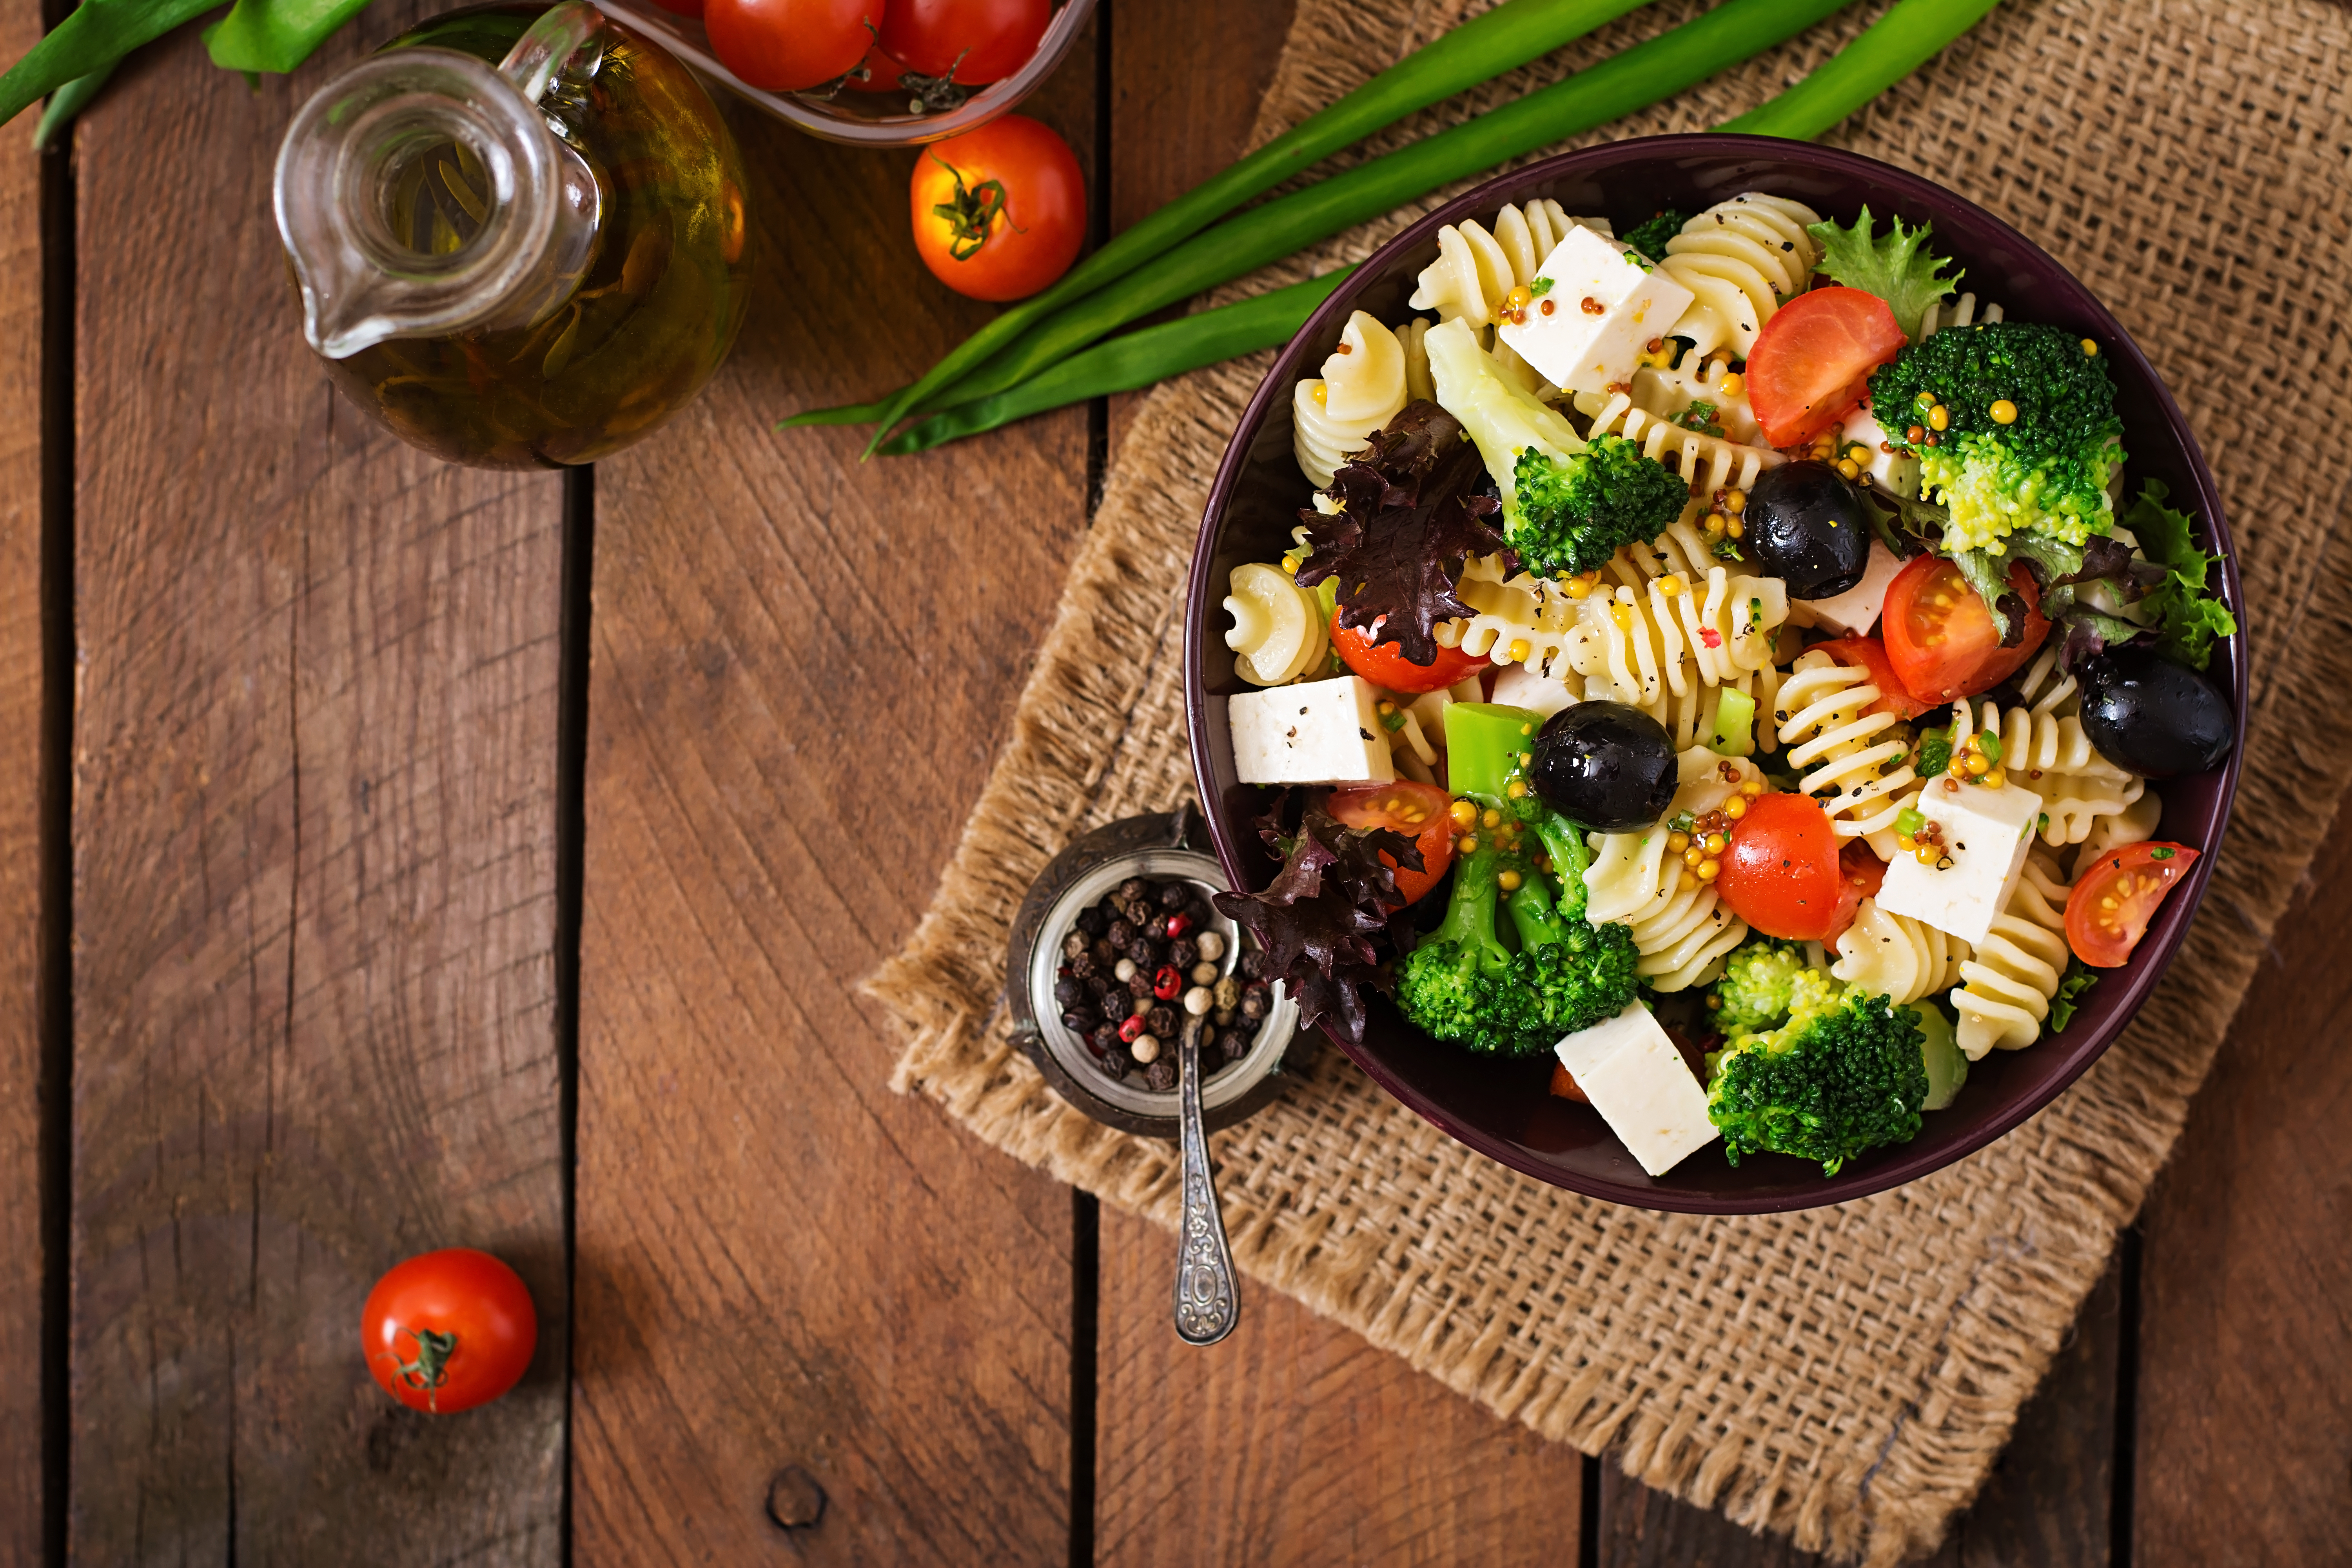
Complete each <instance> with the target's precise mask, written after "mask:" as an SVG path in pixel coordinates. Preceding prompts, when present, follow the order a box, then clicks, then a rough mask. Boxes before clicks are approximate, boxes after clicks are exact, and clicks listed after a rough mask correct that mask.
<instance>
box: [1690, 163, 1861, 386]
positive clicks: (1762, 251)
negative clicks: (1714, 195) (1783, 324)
mask: <svg viewBox="0 0 2352 1568" xmlns="http://www.w3.org/2000/svg"><path fill="white" fill-rule="evenodd" d="M1820 221H1821V214H1819V213H1817V212H1815V211H1813V209H1812V208H1811V207H1809V206H1807V205H1805V204H1804V203H1802V202H1792V201H1790V200H1788V199H1787V198H1786V197H1783V196H1768V195H1762V194H1760V193H1759V192H1755V191H1750V192H1748V194H1747V195H1738V196H1734V197H1732V198H1731V199H1730V200H1729V201H1727V202H1717V204H1716V205H1713V206H1711V207H1709V208H1707V209H1706V211H1705V212H1703V213H1701V214H1699V215H1698V216H1696V217H1695V218H1693V219H1691V220H1690V222H1688V223H1686V224H1685V225H1683V231H1682V233H1680V234H1678V235H1676V236H1675V237H1674V238H1672V239H1670V240H1668V241H1667V242H1666V254H1665V255H1664V257H1662V258H1659V260H1658V269H1659V270H1660V271H1662V272H1664V274H1665V275H1666V276H1667V277H1669V278H1672V279H1674V280H1675V282H1677V283H1679V284H1681V285H1682V286H1683V287H1684V288H1685V289H1689V290H1690V291H1691V305H1690V309H1688V310H1685V311H1684V312H1683V314H1682V318H1681V319H1680V320H1679V321H1675V324H1674V325H1673V326H1672V327H1669V328H1668V329H1667V330H1666V333H1665V335H1666V336H1668V337H1673V338H1688V339H1689V340H1690V341H1691V342H1692V344H1693V348H1692V352H1693V353H1697V354H1700V355H1702V356H1703V355H1706V354H1711V353H1715V352H1716V351H1717V349H1727V350H1729V351H1730V353H1731V354H1732V356H1733V357H1734V358H1737V359H1743V360H1744V359H1746V358H1747V357H1748V350H1750V349H1752V348H1754V347H1755V346H1756V334H1757V333H1758V332H1759V331H1761V330H1762V329H1763V326H1764V323H1765V322H1767V321H1770V320H1771V319H1772V315H1773V312H1774V311H1776V310H1779V309H1780V302H1781V301H1782V300H1790V299H1794V298H1795V297H1796V296H1797V295H1798V294H1800V293H1802V292H1803V291H1804V288H1805V284H1806V282H1807V281H1808V280H1809V279H1811V277H1812V275H1813V266H1814V264H1815V263H1816V262H1818V261H1819V260H1820V259H1821V254H1822V250H1821V245H1820V243H1819V242H1818V241H1816V240H1815V239H1814V238H1813V237H1812V236H1811V235H1810V234H1808V233H1806V232H1805V226H1806V225H1807V224H1811V223H1819V222H1820Z"/></svg>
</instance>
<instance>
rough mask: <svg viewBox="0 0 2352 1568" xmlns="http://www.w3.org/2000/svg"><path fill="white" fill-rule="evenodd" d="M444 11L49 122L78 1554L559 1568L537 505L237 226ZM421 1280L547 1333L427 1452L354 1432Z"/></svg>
mask: <svg viewBox="0 0 2352 1568" xmlns="http://www.w3.org/2000/svg"><path fill="white" fill-rule="evenodd" d="M432 9H436V7H435V6H432V5H425V4H423V3H422V0H409V3H405V4H397V5H389V6H386V7H384V8H383V9H382V10H380V11H377V12H373V13H370V14H369V15H368V16H366V17H365V18H363V19H362V23H361V24H360V26H359V28H358V29H357V34H358V36H355V37H354V36H350V35H347V36H345V37H341V38H339V39H338V40H336V41H335V42H334V43H333V44H331V45H330V46H329V47H328V48H327V49H326V50H324V51H322V58H320V60H318V61H316V62H314V63H313V64H312V65H310V67H308V68H305V69H304V70H302V71H301V72H300V73H299V74H298V75H297V76H296V77H295V78H294V79H292V80H291V81H290V82H289V81H286V80H280V79H270V80H268V81H266V82H264V83H263V85H262V86H261V87H260V89H258V91H256V90H254V89H248V88H247V85H246V84H245V82H244V81H242V80H241V79H238V78H237V77H236V76H234V75H231V74H229V73H226V72H223V71H220V70H217V69H215V68H213V67H212V65H211V64H210V63H209V62H208V61H207V60H206V59H205V54H204V50H203V47H202V46H201V44H200V43H199V41H198V39H197V37H195V34H194V31H193V30H184V31H183V32H182V33H181V34H180V35H178V36H177V37H174V38H173V39H172V40H171V41H169V42H168V43H166V44H164V45H163V46H161V47H157V48H154V49H152V50H150V51H147V52H146V53H145V54H143V55H142V57H141V58H139V59H138V60H137V61H135V62H134V63H133V64H132V66H131V68H128V69H126V71H125V72H124V73H123V74H122V75H121V76H119V77H117V78H116V79H115V83H114V86H113V88H112V89H111V90H110V92H109V94H108V95H107V97H106V98H105V99H104V100H102V101H101V102H100V105H99V106H98V107H97V109H96V110H95V111H94V112H93V113H92V114H91V115H89V117H88V118H86V119H84V121H82V129H81V132H80V154H79V193H80V194H79V219H80V223H79V258H80V277H79V292H78V300H77V304H78V317H79V327H78V332H79V349H78V353H77V364H78V373H79V393H78V398H79V420H80V426H79V434H78V439H77V444H76V451H75V461H76V473H77V486H78V489H77V499H76V525H77V539H78V544H77V552H78V565H77V572H78V586H79V611H80V630H81V649H82V654H83V658H84V663H83V668H82V671H81V694H80V702H79V710H78V712H77V714H76V721H75V747H76V753H75V754H76V762H77V768H78V778H77V795H76V800H75V822H74V850H75V857H76V861H75V870H76V881H75V889H74V899H75V919H76V948H77V951H76V959H75V967H74V1007H75V1058H74V1063H75V1065H74V1093H75V1102H74V1165H73V1223H72V1245H73V1306H72V1369H73V1370H72V1420H73V1448H72V1471H71V1500H70V1530H71V1534H72V1550H73V1554H74V1556H75V1557H76V1559H77V1560H79V1561H82V1562H88V1563H148V1562H164V1561H173V1562H179V1563H199V1564H202V1563H219V1564H226V1563H236V1562H240V1561H242V1562H247V1563H259V1562H284V1563H328V1562H332V1563H387V1564H389V1563H401V1564H414V1563H443V1562H456V1561H460V1560H472V1561H497V1562H499V1563H525V1564H528V1563H553V1562H555V1561H556V1558H557V1555H558V1549H559V1545H560V1533H561V1531H560V1515H561V1507H562V1472H561V1468H560V1463H559V1460H560V1456H561V1454H562V1439H563V1399H564V1384H563V1377H562V1369H563V1366H564V1363H565V1344H564V1323H565V1321H566V1299H565V1290H566V1284H565V1276H564V1258H563V1230H562V1190H561V1179H560V1178H561V1172H560V1168H559V1163H558V1153H559V1148H560V1140H559V1128H558V1117H557V1076H558V1075H557V1064H556V1058H555V1051H554V1035H553V1016H554V1013H553V1009H554V1000H555V997H554V986H553V938H554V913H555V900H554V874H555V839H554V805H555V761H556V749H555V723H556V702H555V690H556V676H557V651H558V650H557V639H556V626H557V617H558V611H559V595H558V563H559V557H560V547H561V531H560V524H561V518H560V505H561V501H560V495H559V489H560V487H559V484H558V481H557V480H556V479H554V478H552V477H551V476H548V475H538V474H533V475H492V474H480V473H474V472H470V471H467V470H463V469H457V468H446V467H443V466H441V465H439V464H436V463H435V462H433V461H431V460H429V459H426V458H423V457H420V456H418V455H416V454H415V453H412V452H410V451H409V450H408V449H407V448H405V447H402V446H400V445H399V444H398V443H397V442H395V441H394V440H393V439H392V438H391V437H388V436H386V435H384V434H383V433H382V432H381V431H379V430H378V429H376V428H375V427H374V426H373V425H372V424H370V423H369V422H368V421H367V420H366V419H365V418H363V417H362V416H360V415H359V414H358V413H357V412H355V410H354V409H353V408H352V405H350V404H348V403H345V402H342V401H341V400H340V399H339V397H338V395H335V394H334V393H332V392H331V388H330V384H329V382H328V379H327V377H326V375H325V374H324V372H323V370H322V368H321V367H320V364H319V363H317V362H316V361H315V360H314V359H313V358H312V357H311V355H310V352H309V351H308V350H307V349H306V348H304V347H303V346H302V343H301V340H300V336H299V320H298V318H297V315H296V310H295V306H294V302H293V300H292V298H291V295H290V291H289V289H288V287H287V280H286V273H285V264H284V260H283V256H282V252H281V251H280V248H279V246H278V237H277V234H276V229H275V226H274V224H273V223H272V220H271V217H270V200H269V184H268V181H269V172H270V167H271V163H272V160H273V158H274V156H275V154H276V152H277V146H278V138H279V136H280V134H281V133H282V132H283V130H284V127H285V125H286V123H287V121H288V120H289V118H290V116H291V115H292V112H293V110H294V109H295V107H296V106H297V105H298V104H299V102H300V101H301V100H302V98H303V97H304V96H306V95H307V94H309V93H310V92H311V91H312V90H314V89H316V88H317V87H318V86H319V85H320V82H321V81H322V80H323V79H324V78H325V76H326V75H327V74H328V73H329V72H331V71H333V70H335V69H339V68H341V67H342V66H343V65H344V64H347V63H348V62H349V61H350V60H352V58H356V57H357V56H358V55H359V54H360V53H362V51H363V50H364V49H365V48H367V47H373V45H374V44H378V43H381V42H383V40H384V39H385V38H387V37H389V36H390V35H391V34H392V33H393V32H394V30H395V29H396V28H397V27H398V26H402V25H404V23H405V22H406V21H407V20H408V19H410V18H413V17H414V16H416V15H418V14H420V13H421V12H423V11H427V10H432ZM166 213H168V215H169V216H168V217H164V218H163V219H162V220H160V221H159V215H163V214H166ZM450 1245H471V1246H477V1247H485V1248H488V1250H491V1251H493V1252H496V1253H498V1254H499V1255H500V1256H502V1257H504V1258H508V1259H509V1261H510V1262H512V1263H513V1264H514V1265H515V1266H516V1267H517V1268H519V1269H520V1271H521V1273H522V1275H523V1278H524V1279H526V1281H528V1282H529V1284H530V1288H531V1289H532V1291H533V1293H534V1295H535V1297H536V1299H537V1301H538V1305H539V1308H540V1311H541V1332H540V1341H539V1354H538V1357H537V1360H536V1362H535V1363H534V1365H533V1368H532V1370H531V1372H530V1373H529V1374H528V1376H527V1379H526V1381H525V1383H524V1384H523V1385H522V1386H521V1387H520V1388H519V1389H518V1390H517V1391H516V1392H515V1393H514V1394H510V1395H509V1396H508V1397H507V1398H506V1399H504V1400H503V1401H501V1402H499V1404H497V1405H492V1406H489V1407H488V1408H485V1409H482V1410H479V1411H477V1412H475V1413H473V1414H471V1415H467V1416H465V1417H463V1418H462V1419H457V1418H449V1419H440V1418H434V1417H430V1416H426V1415H419V1414H415V1413H413V1412H409V1411H407V1410H404V1409H403V1408H402V1407H400V1406H398V1405H394V1403H393V1402H392V1401H390V1400H388V1399H387V1398H385V1397H384V1395H383V1393H382V1392H381V1391H379V1390H378V1389H377V1388H376V1387H375V1386H374V1384H373V1383H372V1382H371V1380H370V1378H369V1376H368V1374H367V1373H366V1370H365V1368H364V1365H363V1363H362V1359H361V1352H360V1345H359V1336H358V1330H359V1320H360V1308H361V1304H362V1300H364V1298H365V1295H366V1292H367V1290H368V1289H369V1287H370V1285H371V1284H372V1283H373V1280H374V1279H375V1278H376V1276H377V1275H378V1274H379V1273H380V1272H381V1271H382V1270H383V1269H384V1268H387V1267H389V1266H390V1265H391V1264H393V1263H394V1262H395V1261H397V1260H398V1259H400V1258H403V1257H404V1256H407V1255H409V1254H412V1253H415V1252H419V1251H424V1250H426V1249H429V1248H432V1247H442V1246H450Z"/></svg>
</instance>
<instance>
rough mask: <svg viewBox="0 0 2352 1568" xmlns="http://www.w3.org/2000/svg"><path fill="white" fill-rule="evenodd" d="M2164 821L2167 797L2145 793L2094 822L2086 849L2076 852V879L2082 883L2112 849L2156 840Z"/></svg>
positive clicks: (2086, 835)
mask: <svg viewBox="0 0 2352 1568" xmlns="http://www.w3.org/2000/svg"><path fill="white" fill-rule="evenodd" d="M2163 820H2164V797H2163V796H2162V795H2152V794H2146V793H2143V794H2142V795H2140V797H2139V798H2138V799H2137V800H2136V801H2133V802H2132V803H2131V804H2130V805H2126V806H2125V807H2124V808H2123V809H2122V810H2121V811H2116V812H2109V813H2107V814H2105V816H2095V817H2094V818H2092V820H2091V830H2090V831H2089V832H2088V833H2086V834H2084V836H2083V847H2081V848H2080V849H2077V850H2075V851H2074V879H2075V880H2076V881H2078V882H2079V881H2081V880H2082V879H2083V873H2084V871H2086V870H2088V869H2090V866H2091V862H2092V861H2094V860H2095V859H2097V858H2099V857H2100V856H2102V855H2104V854H2105V853H2106V852H2107V851H2108V850H2110V849H2120V848H2122V847H2124V846H2125V845H2126V844H2145V843H2147V841H2148V840H2149V839H2151V838H2153V837H2156V828H2157V824H2158V823H2159V822H2161V821H2163Z"/></svg>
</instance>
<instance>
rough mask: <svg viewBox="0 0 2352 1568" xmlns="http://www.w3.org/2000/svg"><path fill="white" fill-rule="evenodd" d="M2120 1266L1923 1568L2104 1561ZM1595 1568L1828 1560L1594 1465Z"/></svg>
mask: <svg viewBox="0 0 2352 1568" xmlns="http://www.w3.org/2000/svg"><path fill="white" fill-rule="evenodd" d="M2123 1299H2124V1291H2123V1286H2122V1268H2121V1265H2120V1262H2119V1261H2110V1263H2109V1264H2108V1266H2107V1271H2106V1273H2105V1276H2104V1277H2103V1278H2102V1279H2100V1280H2099V1282H2098V1284H2097V1285H2095V1286H2094V1287H2093V1288H2092V1290H2091V1293H2090V1295H2089V1296H2088V1297H2087V1298H2086V1299H2085V1300H2084V1303H2083V1311H2082V1315H2081V1317H2080V1318H2078V1319H2077V1320H2076V1321H2075V1324H2074V1331H2073V1332H2072V1333H2071V1334H2070V1335H2068V1337H2067V1340H2066V1342H2065V1343H2064V1345H2063V1346H2062V1347H2061V1348H2060V1350H2059V1352H2058V1356H2057V1359H2056V1361H2055V1362H2054V1363H2053V1364H2052V1366H2051V1369H2050V1375H2049V1377H2048V1378H2047V1379H2046V1380H2044V1382H2043V1383H2042V1386H2041V1387H2040V1388H2039V1389H2037V1390H2035V1392H2034V1395H2033V1397H2032V1399H2031V1400H2030V1401H2028V1402H2027V1404H2026V1405H2025V1408H2024V1409H2023V1410H2021V1411H2020V1412H2019V1413H2018V1418H2017V1430H2016V1432H2015V1434H2014V1435H2013V1436H2011V1438H2010V1442H2009V1447H2007V1448H2006V1449H2004V1450H2002V1452H2001V1456H2000V1458H1999V1459H1998V1460H1996V1461H1995V1462H1994V1465H1993V1469H1992V1474H1991V1476H1990V1477H1989V1478H1988V1479H1986V1481H1985V1487H1984V1490H1983V1491H1982V1492H1980V1493H1979V1494H1978V1496H1977V1500H1976V1503H1975V1505H1974V1506H1973V1507H1971V1508H1970V1509H1969V1510H1968V1511H1967V1512H1966V1513H1964V1514H1962V1515H1961V1516H1960V1517H1959V1518H1958V1520H1955V1521H1953V1524H1952V1530H1951V1533H1950V1534H1949V1535H1948V1537H1946V1539H1945V1542H1944V1544H1943V1547H1942V1549H1941V1550H1939V1551H1938V1552H1936V1554H1935V1555H1934V1556H1932V1557H1929V1558H1926V1559H1924V1560H1923V1561H1924V1562H1926V1563H1932V1564H1934V1565H1935V1568H2095V1565H2096V1564H2100V1563H2106V1562H2107V1561H2109V1555H2110V1554H2109V1547H2110V1544H2111V1542H2112V1540H2113V1532H2112V1528H2111V1525H2110V1522H2109V1521H2110V1519H2111V1517H2112V1516H2111V1512H2110V1509H2111V1503H2112V1500H2113V1498H2114V1496H2115V1456H2116V1372H2117V1355H2118V1351H2119V1347H2120V1345H2121V1343H2122V1339H2123V1332H2122V1330H2123V1317H2122V1314H2123ZM1832 1562H1833V1560H1832V1559H1830V1558H1826V1557H1821V1556H1816V1555H1815V1554H1813V1553H1811V1552H1800V1551H1798V1550H1797V1549H1796V1548H1795V1547H1794V1546H1792V1545H1790V1543H1789V1542H1787V1541H1786V1540H1784V1539H1782V1538H1780V1537H1779V1536H1772V1537H1764V1536H1759V1535H1755V1534H1751V1533H1750V1532H1749V1531H1747V1530H1745V1529H1743V1528H1742V1527H1740V1526H1739V1525H1737V1524H1734V1523H1732V1522H1731V1521H1729V1520H1727V1519H1726V1518H1724V1517H1723V1516H1722V1515H1721V1514H1719V1513H1717V1512H1715V1511H1713V1510H1708V1509H1700V1508H1694V1507H1692V1506H1691V1505H1690V1504H1688V1503H1685V1502H1677V1501H1675V1500H1674V1499H1672V1498H1669V1497H1667V1496H1666V1495H1665V1494H1664V1493H1663V1492H1658V1491H1653V1490H1652V1489H1649V1488H1648V1487H1645V1486H1643V1485H1642V1484H1641V1483H1640V1482H1639V1481H1634V1480H1629V1479H1626V1477H1625V1476H1624V1474H1623V1473H1622V1471H1620V1470H1619V1469H1617V1468H1616V1467H1615V1466H1614V1465H1610V1464H1605V1463H1604V1467H1603V1475H1602V1479H1601V1564H1602V1568H1831V1564H1832Z"/></svg>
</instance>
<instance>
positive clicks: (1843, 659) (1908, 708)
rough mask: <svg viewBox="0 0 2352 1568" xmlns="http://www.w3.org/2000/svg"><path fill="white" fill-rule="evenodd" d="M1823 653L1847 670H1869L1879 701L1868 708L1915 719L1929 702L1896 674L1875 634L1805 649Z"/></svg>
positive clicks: (1891, 662) (1884, 648)
mask: <svg viewBox="0 0 2352 1568" xmlns="http://www.w3.org/2000/svg"><path fill="white" fill-rule="evenodd" d="M1805 651H1806V652H1807V653H1825V654H1827V655H1829V656H1830V657H1831V658H1833V659H1835V660H1837V661H1838V663H1840V664H1842V665H1844V666H1845V667H1846V668H1849V669H1866V670H1868V671H1870V683H1871V684H1872V685H1873V686H1875V687H1876V688H1878V700H1877V701H1875V702H1874V703H1872V704H1871V705H1870V707H1869V709H1868V710H1867V711H1869V712H1872V713H1892V714H1894V715H1895V717H1896V718H1897V719H1916V718H1917V717H1918V716H1919V715H1920V714H1922V713H1925V712H1926V711H1927V710H1928V708H1929V707H1930V706H1932V704H1929V703H1926V702H1922V701H1920V700H1918V699H1917V698H1916V697H1914V696H1912V695H1911V693H1910V691H1909V690H1908V689H1906V688H1905V686H1904V684H1903V678H1902V677H1901V676H1899V675H1897V674H1895V661H1894V660H1893V659H1891V658H1887V657H1886V645H1885V643H1882V642H1880V641H1879V640H1878V639H1877V638H1876V637H1840V638H1838V639H1837V640H1836V641H1835V642H1819V643H1815V644H1813V645H1812V647H1809V648H1807V649H1806V650H1805Z"/></svg>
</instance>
